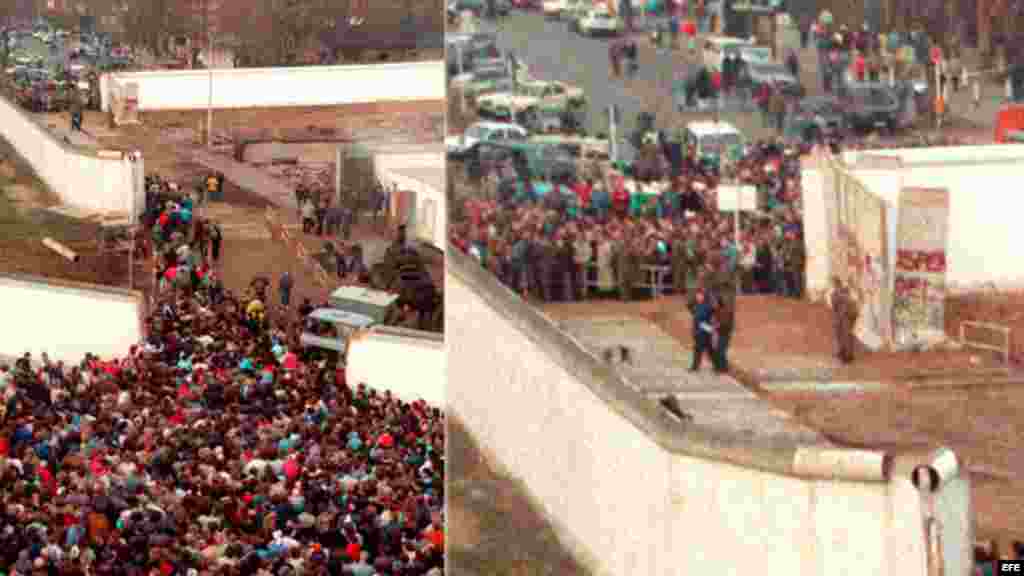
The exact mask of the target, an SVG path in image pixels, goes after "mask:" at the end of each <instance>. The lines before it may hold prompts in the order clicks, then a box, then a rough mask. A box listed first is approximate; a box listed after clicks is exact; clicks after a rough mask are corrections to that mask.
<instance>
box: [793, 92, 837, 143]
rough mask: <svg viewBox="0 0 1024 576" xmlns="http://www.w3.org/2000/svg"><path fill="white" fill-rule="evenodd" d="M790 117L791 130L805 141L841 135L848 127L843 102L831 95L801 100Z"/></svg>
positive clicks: (815, 140)
mask: <svg viewBox="0 0 1024 576" xmlns="http://www.w3.org/2000/svg"><path fill="white" fill-rule="evenodd" d="M795 112H796V113H795V114H794V115H793V116H792V117H791V119H790V121H789V122H790V126H789V131H790V132H791V133H792V134H793V135H795V136H796V137H797V138H798V139H799V140H801V141H803V142H817V141H818V140H820V139H821V138H823V137H832V136H841V135H842V134H844V133H845V132H846V131H847V129H848V126H847V123H846V110H845V107H844V105H843V103H842V102H841V101H840V100H839V99H837V98H833V97H831V96H811V97H808V98H804V99H802V100H800V101H799V102H798V103H797V105H796V111H795Z"/></svg>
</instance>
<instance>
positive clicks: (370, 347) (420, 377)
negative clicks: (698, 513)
mask: <svg viewBox="0 0 1024 576" xmlns="http://www.w3.org/2000/svg"><path fill="white" fill-rule="evenodd" d="M445 364H446V361H445V354H444V342H435V341H433V340H423V339H417V338H402V337H398V336H393V335H390V334H379V333H376V332H372V331H371V332H370V333H368V334H366V335H363V336H361V337H359V338H357V339H354V340H353V341H352V343H351V345H350V346H349V350H348V353H347V357H346V366H345V378H346V380H347V381H348V383H349V385H351V386H355V385H356V384H359V383H364V384H366V385H367V386H368V387H371V388H375V389H376V390H378V391H379V392H384V391H385V390H390V391H391V394H392V395H393V396H395V397H396V398H399V399H401V400H403V401H405V402H415V401H417V400H423V401H425V402H427V403H428V404H430V405H431V406H435V407H439V408H440V407H444V405H445V389H446V387H447V384H448V379H447V373H446V371H445Z"/></svg>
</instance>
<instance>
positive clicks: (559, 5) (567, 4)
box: [541, 0, 584, 20]
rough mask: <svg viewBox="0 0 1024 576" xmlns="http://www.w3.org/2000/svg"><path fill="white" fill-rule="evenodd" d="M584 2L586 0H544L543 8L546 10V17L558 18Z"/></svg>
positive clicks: (550, 18)
mask: <svg viewBox="0 0 1024 576" xmlns="http://www.w3.org/2000/svg"><path fill="white" fill-rule="evenodd" d="M583 4H584V0H544V2H543V4H542V5H541V9H542V10H543V11H544V18H546V19H549V20H558V19H559V18H563V17H565V16H567V15H568V14H570V13H572V11H573V10H575V9H577V8H578V7H579V6H581V5H583Z"/></svg>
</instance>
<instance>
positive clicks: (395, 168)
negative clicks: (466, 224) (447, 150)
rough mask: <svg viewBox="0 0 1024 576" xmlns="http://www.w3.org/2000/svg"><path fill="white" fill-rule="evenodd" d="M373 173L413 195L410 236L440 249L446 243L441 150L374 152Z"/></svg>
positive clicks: (388, 185) (446, 214) (446, 223)
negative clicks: (392, 152) (427, 151)
mask: <svg viewBox="0 0 1024 576" xmlns="http://www.w3.org/2000/svg"><path fill="white" fill-rule="evenodd" d="M373 164H374V171H375V172H376V177H377V178H378V179H379V180H380V181H381V182H382V183H383V184H384V186H385V187H386V188H388V189H389V190H390V189H391V187H392V186H397V187H398V189H399V190H408V191H411V192H413V193H415V195H416V207H415V209H414V210H413V218H414V219H415V222H412V223H411V226H410V228H411V230H410V231H411V232H412V235H413V237H414V238H415V239H416V240H419V241H420V242H424V243H426V244H429V245H431V246H433V247H435V248H437V249H438V250H441V251H442V252H443V251H445V249H446V248H447V246H448V241H447V230H448V218H447V216H448V204H447V197H446V195H445V189H444V178H445V169H446V168H445V157H444V153H443V152H436V153H435V152H429V153H411V154H375V155H374V157H373Z"/></svg>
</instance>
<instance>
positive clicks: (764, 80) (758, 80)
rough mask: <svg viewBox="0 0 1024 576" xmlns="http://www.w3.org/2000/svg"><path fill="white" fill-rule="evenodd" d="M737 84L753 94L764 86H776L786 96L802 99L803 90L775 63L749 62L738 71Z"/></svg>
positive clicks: (790, 75)
mask: <svg viewBox="0 0 1024 576" xmlns="http://www.w3.org/2000/svg"><path fill="white" fill-rule="evenodd" d="M739 82H740V85H741V86H746V87H748V88H750V89H751V91H753V92H754V93H756V92H757V90H758V89H760V88H761V86H764V85H765V84H768V85H771V86H773V87H774V86H778V87H780V88H781V89H782V93H783V94H785V95H787V96H794V97H797V98H802V97H803V96H804V88H803V86H802V85H801V84H800V81H799V80H797V79H796V77H794V76H793V75H792V74H790V73H789V70H788V69H786V67H785V66H783V65H782V64H778V63H775V62H749V63H746V65H744V66H743V67H742V68H741V69H740V77H739Z"/></svg>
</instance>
